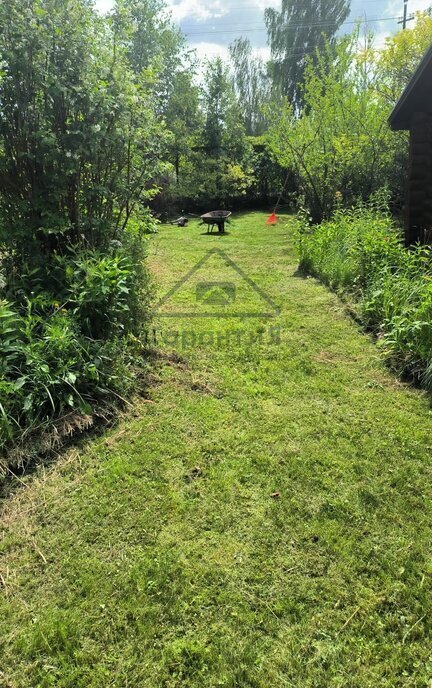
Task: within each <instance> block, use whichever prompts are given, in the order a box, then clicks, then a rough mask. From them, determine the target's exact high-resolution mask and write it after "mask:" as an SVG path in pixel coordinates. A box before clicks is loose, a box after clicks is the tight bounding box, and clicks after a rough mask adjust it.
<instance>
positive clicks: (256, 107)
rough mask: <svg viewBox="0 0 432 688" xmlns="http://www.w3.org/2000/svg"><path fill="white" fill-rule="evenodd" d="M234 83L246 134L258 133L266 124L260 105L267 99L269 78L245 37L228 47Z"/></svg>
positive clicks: (262, 130) (260, 132)
mask: <svg viewBox="0 0 432 688" xmlns="http://www.w3.org/2000/svg"><path fill="white" fill-rule="evenodd" d="M229 52H230V58H231V65H232V69H233V84H234V89H235V92H236V95H237V100H238V104H239V107H240V110H241V113H242V117H243V122H244V125H245V130H246V134H247V135H249V136H259V135H261V134H262V133H263V132H264V131H265V128H266V122H265V117H264V113H263V107H264V105H265V104H266V103H267V102H268V99H269V94H270V80H269V78H268V74H267V69H266V66H265V65H264V63H263V61H262V60H261V59H259V58H257V57H254V55H253V52H252V46H251V43H250V41H249V39H247V38H238V39H236V40H235V41H234V43H232V45H230V47H229Z"/></svg>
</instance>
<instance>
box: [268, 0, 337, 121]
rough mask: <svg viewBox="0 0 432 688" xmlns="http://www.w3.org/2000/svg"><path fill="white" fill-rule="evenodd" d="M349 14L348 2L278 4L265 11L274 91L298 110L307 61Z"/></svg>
mask: <svg viewBox="0 0 432 688" xmlns="http://www.w3.org/2000/svg"><path fill="white" fill-rule="evenodd" d="M349 11H350V0H302V1H301V2H298V0H282V8H281V10H280V11H279V10H276V9H274V8H268V9H266V11H265V22H266V26H267V32H268V39H269V43H270V49H271V73H272V77H273V81H274V84H275V86H276V88H277V90H278V91H279V92H280V93H281V94H282V95H283V96H286V97H287V98H288V99H289V100H290V101H291V102H292V103H294V105H295V106H296V107H297V108H298V107H299V106H300V105H301V102H302V92H301V87H302V83H303V80H304V73H305V69H306V65H307V63H308V59H310V58H311V57H312V59H314V55H315V51H316V49H317V48H320V47H322V46H323V45H324V43H325V40H327V41H331V40H332V39H333V37H334V36H335V34H336V32H337V31H338V29H339V27H340V26H341V24H342V23H343V22H344V21H345V19H346V18H347V16H348V14H349Z"/></svg>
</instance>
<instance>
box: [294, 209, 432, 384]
mask: <svg viewBox="0 0 432 688" xmlns="http://www.w3.org/2000/svg"><path fill="white" fill-rule="evenodd" d="M299 246H300V261H301V267H302V269H303V270H304V271H306V272H308V273H309V274H313V275H316V276H317V277H319V278H320V279H322V280H323V281H324V282H325V283H326V284H328V285H329V286H330V287H332V288H333V289H335V290H336V291H339V292H341V293H343V294H344V295H346V296H347V297H348V298H349V300H350V302H351V303H352V305H353V306H354V308H355V309H356V312H357V313H358V315H359V316H360V317H361V318H362V320H363V322H364V324H365V326H366V327H367V328H368V329H371V330H373V332H374V333H375V334H376V336H377V337H378V342H379V345H380V347H382V349H383V351H384V352H385V355H386V357H387V359H388V360H389V361H390V362H391V364H392V366H394V368H395V369H397V370H398V371H399V372H401V373H403V374H408V375H410V376H411V377H413V378H415V379H416V380H417V381H419V382H420V383H421V384H422V385H423V386H424V387H426V388H427V389H429V390H431V389H432V252H431V248H430V247H421V246H416V247H412V248H411V249H406V248H405V247H404V245H403V240H402V235H401V233H400V231H399V230H398V229H397V228H396V227H395V225H394V222H393V220H392V219H391V216H390V214H389V213H388V211H386V210H385V208H384V207H383V203H382V201H380V200H379V199H375V200H374V201H372V202H371V203H370V204H369V205H359V206H357V207H356V208H354V209H352V210H340V211H338V212H336V213H335V215H334V216H333V218H332V219H331V220H330V221H328V222H324V223H322V224H321V225H317V226H315V227H310V226H308V225H307V224H306V223H303V224H301V226H300V229H299Z"/></svg>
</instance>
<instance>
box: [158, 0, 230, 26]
mask: <svg viewBox="0 0 432 688" xmlns="http://www.w3.org/2000/svg"><path fill="white" fill-rule="evenodd" d="M167 8H168V9H169V10H170V12H171V15H172V18H173V19H174V21H177V22H181V21H183V19H186V18H190V19H195V20H196V21H200V22H204V21H207V20H208V19H213V18H218V17H223V16H224V15H225V14H227V12H228V10H227V9H226V8H225V7H224V6H223V2H222V0H207V1H205V2H200V0H179V2H170V1H169V2H167Z"/></svg>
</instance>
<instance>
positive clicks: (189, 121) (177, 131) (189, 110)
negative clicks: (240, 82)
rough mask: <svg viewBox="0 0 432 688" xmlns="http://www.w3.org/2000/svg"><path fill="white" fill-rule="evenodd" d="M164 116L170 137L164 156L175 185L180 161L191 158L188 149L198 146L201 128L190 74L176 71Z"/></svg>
mask: <svg viewBox="0 0 432 688" xmlns="http://www.w3.org/2000/svg"><path fill="white" fill-rule="evenodd" d="M164 116H165V120H166V123H167V127H168V128H169V130H170V132H171V134H172V136H171V138H170V141H169V144H168V155H169V159H170V161H171V162H172V164H173V165H174V169H175V177H176V184H177V185H178V184H179V182H180V168H181V163H182V160H184V159H185V158H189V157H190V156H191V154H192V148H193V146H194V145H196V144H197V142H198V132H199V131H201V129H202V125H203V113H202V111H201V109H200V92H199V88H198V86H196V85H195V84H194V83H193V74H191V71H190V70H184V71H183V70H182V71H178V72H177V73H176V74H175V78H174V80H173V90H172V94H171V97H170V98H169V100H168V103H167V106H166V108H165V113H164Z"/></svg>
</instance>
